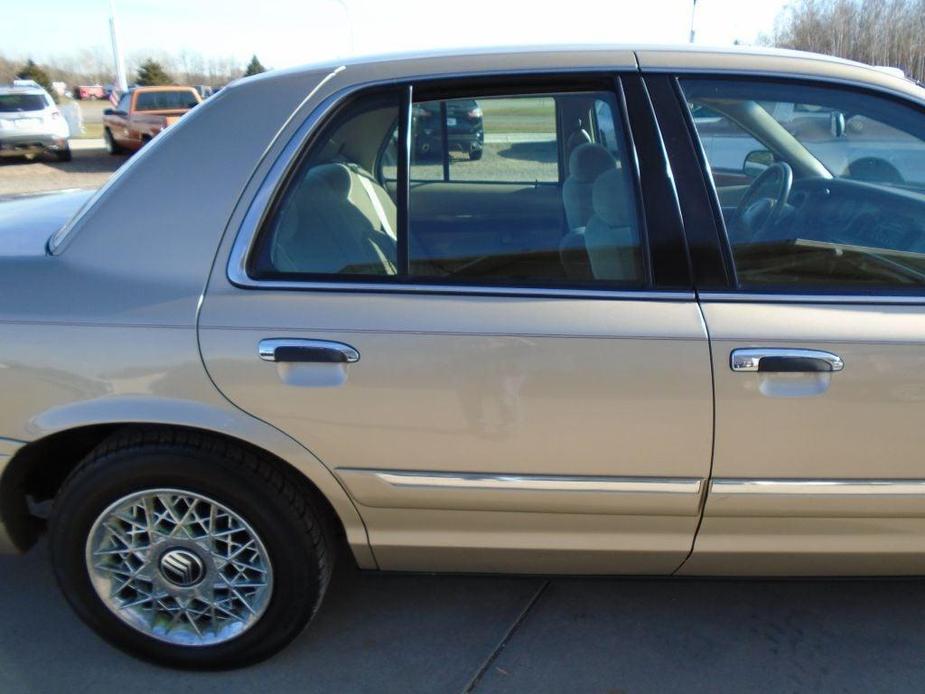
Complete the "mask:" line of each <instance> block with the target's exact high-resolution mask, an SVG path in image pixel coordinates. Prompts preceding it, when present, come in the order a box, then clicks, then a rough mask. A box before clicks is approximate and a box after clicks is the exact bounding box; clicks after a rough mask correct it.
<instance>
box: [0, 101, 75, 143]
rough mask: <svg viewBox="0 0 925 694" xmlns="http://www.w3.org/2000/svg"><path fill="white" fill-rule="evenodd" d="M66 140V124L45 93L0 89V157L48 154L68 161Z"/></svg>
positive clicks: (67, 134)
mask: <svg viewBox="0 0 925 694" xmlns="http://www.w3.org/2000/svg"><path fill="white" fill-rule="evenodd" d="M69 136H70V128H69V127H68V124H67V121H66V120H65V118H64V117H63V116H62V115H61V112H60V111H59V110H58V107H57V106H55V102H54V101H53V100H52V98H51V97H50V96H49V95H48V92H46V91H45V90H44V89H42V88H41V87H39V86H28V87H20V86H14V87H0V156H22V155H35V154H41V153H42V152H49V153H51V154H53V155H54V156H55V158H56V159H58V161H70V160H71V148H70V145H68V141H67V140H68V137H69Z"/></svg>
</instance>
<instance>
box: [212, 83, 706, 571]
mask: <svg viewBox="0 0 925 694" xmlns="http://www.w3.org/2000/svg"><path fill="white" fill-rule="evenodd" d="M584 82H588V83H587V84H584ZM627 82H628V83H629V84H628V87H631V88H628V89H627V100H628V101H629V102H630V104H631V107H630V111H631V114H633V106H632V105H633V104H635V113H634V114H633V115H632V116H631V118H630V120H629V125H627V121H625V120H624V114H623V109H622V107H621V94H620V91H619V82H615V81H614V80H613V78H612V77H608V78H606V79H598V78H595V79H589V80H585V81H582V80H581V79H579V78H578V77H576V76H574V75H573V76H569V78H568V80H567V81H565V82H564V81H558V80H553V81H551V82H550V84H549V85H548V86H547V85H537V84H536V81H535V80H534V81H533V82H531V84H530V86H529V87H525V86H523V85H518V84H517V83H516V82H512V83H510V84H507V85H505V87H499V85H498V84H497V82H493V83H492V84H491V85H485V92H486V93H490V94H492V95H493V96H491V97H482V95H481V94H480V93H479V92H478V91H477V89H475V87H473V84H475V85H478V82H477V81H476V82H473V81H471V80H470V81H467V83H466V86H465V88H462V87H461V88H460V89H459V92H460V93H459V94H457V93H455V92H454V90H455V86H454V85H453V84H449V85H443V86H441V87H440V91H439V92H436V91H434V90H433V88H431V91H430V92H429V93H425V94H421V95H420V96H419V97H416V98H415V102H414V103H417V100H418V99H420V100H424V101H427V102H428V103H430V104H433V103H435V102H439V101H440V100H441V99H444V98H463V97H464V98H467V99H473V98H474V99H477V100H478V102H479V104H480V108H481V110H482V112H483V113H484V119H485V138H484V148H483V151H482V156H480V157H476V158H470V157H469V156H468V155H465V156H463V155H461V156H456V155H455V154H454V156H453V158H452V160H451V161H449V162H446V163H445V164H444V165H445V166H448V167H450V168H451V171H450V173H449V175H448V176H447V177H446V178H447V179H448V180H447V182H446V190H445V194H447V195H448V196H451V197H452V200H453V203H452V205H446V206H443V207H441V206H440V205H436V204H434V198H433V196H434V195H437V194H438V193H439V191H428V193H427V197H426V198H417V197H416V195H415V187H414V185H413V184H412V185H411V186H410V189H409V186H408V184H407V180H408V179H409V178H410V179H414V178H415V175H414V174H415V171H414V170H413V169H414V167H415V166H416V165H417V164H416V162H415V161H413V160H412V159H411V155H410V150H411V147H410V146H409V145H410V142H409V135H408V133H407V131H406V128H405V127H404V126H402V127H401V128H400V131H401V132H400V137H399V143H400V145H401V146H400V147H399V151H402V152H404V153H405V155H404V156H405V158H404V160H403V161H404V163H402V161H401V159H402V158H401V157H399V159H400V161H399V162H398V164H397V167H396V171H395V176H396V178H397V181H398V183H397V185H395V186H392V190H393V191H396V192H394V193H393V194H389V193H388V192H386V191H387V185H386V184H387V183H388V181H387V180H385V179H384V178H382V177H381V176H377V175H375V174H373V173H371V172H381V171H382V169H383V166H382V162H381V161H380V158H381V157H382V156H383V153H384V152H386V150H387V149H388V141H389V139H390V138H391V133H392V130H393V128H394V124H395V123H396V122H398V123H411V122H412V119H411V118H410V117H408V115H407V114H408V113H409V109H410V108H411V107H413V106H414V103H412V101H411V99H410V96H409V94H410V90H408V91H406V90H405V88H397V89H396V91H395V92H386V93H382V92H376V93H374V94H369V95H360V96H357V97H354V98H350V99H348V100H347V102H346V103H345V105H343V106H342V107H341V108H339V109H338V110H337V112H336V115H334V116H333V118H332V119H330V120H329V121H327V123H328V124H327V125H326V127H325V130H324V132H323V134H322V135H321V136H315V137H311V138H309V140H308V143H307V145H306V146H307V154H306V155H305V156H304V157H303V158H302V159H301V161H300V163H299V165H298V168H297V169H296V170H295V173H294V174H293V175H291V176H289V177H288V178H285V179H283V180H284V181H285V183H283V184H282V187H281V188H280V190H279V192H278V195H277V198H276V199H277V202H276V203H274V207H273V208H272V212H271V214H270V215H269V217H268V218H267V221H266V222H265V224H264V225H263V226H262V227H261V228H260V229H259V230H258V229H256V228H248V221H247V219H246V220H245V223H244V224H243V226H242V230H241V234H240V235H239V237H238V239H237V241H236V242H235V246H234V248H232V249H230V251H229V254H230V264H229V265H228V268H229V272H228V275H229V276H230V280H229V278H228V277H226V273H225V265H224V264H223V261H221V260H220V261H219V264H218V265H217V270H216V272H214V273H213V277H212V279H211V282H210V285H209V287H208V290H207V292H206V296H205V300H204V305H203V308H202V312H201V318H200V341H201V347H202V354H203V357H204V360H205V364H206V366H207V368H208V370H209V373H210V374H211V376H212V377H213V379H214V380H215V383H216V384H217V386H218V387H219V388H220V389H221V390H222V391H223V392H224V393H225V394H226V396H227V397H228V398H229V399H230V400H232V401H233V402H234V403H236V404H237V405H238V406H240V407H241V408H243V409H244V410H247V411H248V412H251V413H252V414H254V415H256V416H258V417H260V418H262V419H264V420H266V421H268V422H270V423H271V424H273V425H274V426H276V427H278V428H279V429H281V430H283V431H285V432H287V433H288V434H289V435H291V436H293V437H294V438H295V439H297V440H299V441H300V442H301V443H302V444H303V445H304V446H306V447H307V448H308V449H310V450H311V451H312V452H313V453H314V454H315V455H316V456H317V457H318V458H319V459H320V460H321V461H322V462H323V463H325V464H326V465H327V466H329V467H330V468H332V469H333V470H334V471H335V473H336V474H337V476H338V478H339V479H340V480H341V482H342V483H343V485H344V487H345V488H346V489H347V490H348V492H349V493H350V495H351V496H352V497H353V499H354V500H355V501H356V503H357V505H358V508H359V510H360V512H361V514H362V516H363V519H364V521H365V523H366V525H367V528H368V532H369V539H370V542H371V546H372V548H373V551H374V553H375V556H376V559H377V561H378V563H379V565H380V566H381V567H382V568H386V569H424V570H427V569H436V570H464V571H466V570H468V571H521V572H523V571H527V572H528V571H538V572H566V573H579V572H607V573H613V572H626V573H670V572H671V571H673V570H675V569H676V568H677V567H678V566H679V565H680V564H681V563H682V561H683V560H684V558H685V557H686V556H687V554H688V553H689V551H690V548H691V544H692V542H693V536H694V533H695V530H696V527H697V524H698V522H699V518H700V509H701V502H702V498H703V493H704V491H705V483H706V477H707V476H708V470H709V461H710V451H711V442H712V418H713V410H712V385H711V382H710V362H709V349H708V343H707V338H706V332H705V330H704V326H703V321H702V318H701V314H700V310H699V308H698V306H697V304H696V302H695V301H694V298H693V294H692V292H691V291H690V284H689V278H687V277H686V274H685V273H686V268H687V265H686V261H685V260H684V258H683V247H682V244H681V242H680V239H681V231H680V222H679V219H678V218H677V215H676V213H674V212H673V210H675V209H676V206H675V205H674V204H672V203H671V200H670V199H669V198H668V197H667V196H670V195H671V194H672V193H671V187H670V181H669V179H668V177H667V175H666V173H665V172H666V165H665V162H664V160H662V159H661V156H662V155H661V149H660V146H659V143H658V142H657V140H656V139H655V138H656V136H657V133H655V131H654V130H653V124H652V122H651V121H649V120H648V118H650V116H649V115H648V114H649V113H650V111H649V109H648V107H647V105H645V104H643V103H641V102H640V100H642V99H644V98H645V95H644V92H643V91H642V89H641V88H640V84H641V83H640V82H639V80H638V78H630V79H629V80H627ZM489 86H490V89H489ZM421 91H423V90H420V89H417V88H416V89H415V93H416V94H420V92H421ZM499 95H500V96H501V97H504V98H499ZM564 100H568V101H569V105H570V106H571V107H573V108H578V109H580V110H582V111H583V112H586V113H587V114H589V120H588V121H586V123H585V124H584V125H583V127H582V126H579V124H578V123H570V124H566V123H562V122H557V119H556V115H555V114H556V112H557V111H556V110H555V109H549V110H546V107H547V106H550V104H554V103H556V102H561V101H564ZM634 100H635V101H634ZM429 108H430V107H429ZM431 110H434V109H433V108H431ZM436 111H437V112H439V111H440V107H439V103H438V104H437V107H436ZM590 114H597V115H595V116H591V115H590ZM601 114H606V117H607V118H609V119H610V120H611V122H609V123H606V124H605V123H599V122H598V121H599V120H600V119H601V118H602V117H603V116H601ZM550 119H551V120H550ZM592 122H593V126H594V127H592ZM550 128H551V130H550ZM574 130H584V132H583V133H579V135H578V137H580V138H581V141H580V142H577V143H575V142H573V145H574V146H584V147H585V149H584V150H583V151H584V152H585V154H587V156H588V157H590V159H595V160H597V161H598V162H599V163H600V162H602V163H603V167H602V168H601V169H600V171H598V172H597V173H595V174H594V176H593V177H591V178H590V180H588V176H587V175H581V176H577V177H576V173H577V172H576V171H569V168H568V162H564V161H561V160H560V157H562V156H564V155H563V154H562V153H563V152H565V151H566V149H567V148H566V146H565V142H562V140H563V139H564V138H568V136H569V135H571V134H573V132H572V131H574ZM630 132H631V133H632V136H633V137H634V138H635V145H634V144H633V139H632V138H631V137H630ZM550 133H552V134H551V135H550ZM604 133H608V134H609V135H608V136H607V137H606V138H605V137H604ZM605 139H606V140H609V141H606V142H605ZM463 154H464V153H463ZM580 156H584V155H580ZM637 160H638V161H640V162H642V166H641V167H640V166H639V165H638V163H637ZM281 166H282V164H280V167H281ZM280 170H282V169H281V168H280ZM409 174H410V176H409ZM441 177H442V174H441ZM454 177H458V179H460V180H463V181H469V182H476V183H477V184H476V183H460V185H459V187H458V188H456V187H454V186H453V185H452V181H453V180H455V179H454ZM493 181H497V182H498V185H497V188H496V189H495V188H493V187H492V183H493ZM530 181H532V182H533V183H532V184H529V183H527V182H530ZM540 181H542V183H540ZM275 184H276V179H275V178H274V174H271V176H270V177H269V179H268V180H267V182H266V183H265V184H264V186H270V187H271V188H272V187H273V186H274V185H275ZM530 185H534V186H536V187H537V191H538V195H536V196H533V197H531V196H530V195H529V194H528V192H529V190H528V189H529V187H530ZM563 187H565V188H567V189H568V191H569V194H568V195H566V196H565V199H566V202H565V203H563V202H559V208H558V210H557V211H556V212H555V213H554V214H552V215H550V214H548V211H547V210H548V199H549V190H550V188H552V189H554V190H556V191H557V195H558V196H559V199H560V201H561V200H562V195H563V194H562V189H563ZM640 188H641V190H640ZM467 190H468V191H469V192H468V193H467ZM525 190H527V192H525ZM640 192H642V193H644V194H645V199H644V200H643V199H642V198H641V196H640ZM539 193H542V194H541V195H540V194H539ZM467 194H469V195H471V199H470V200H469V202H468V203H467V201H466V195H467ZM393 196H394V197H393ZM486 200H490V201H491V204H490V207H489V209H486V204H487V203H486ZM538 204H541V205H543V207H542V208H540V209H534V208H532V207H531V206H532V205H538ZM566 205H568V206H569V207H568V210H566V209H565V206H566ZM566 211H568V212H569V213H570V214H569V215H567V214H566ZM479 215H481V218H482V219H489V218H490V219H491V225H492V226H491V228H490V230H481V231H480V230H478V229H473V227H472V224H471V219H472V218H473V217H477V216H479ZM582 215H584V217H583V218H581V216H582ZM672 215H675V216H672ZM567 217H569V218H571V219H578V218H581V220H580V221H581V224H576V225H575V226H574V227H572V226H569V225H568V224H567V222H566V218H567ZM250 218H251V217H250V216H249V217H248V219H250ZM550 220H557V221H556V222H555V223H556V224H558V225H559V226H558V227H551V224H553V222H551V221H550ZM502 221H503V222H504V224H503V225H502V224H501V222H502ZM551 228H552V230H553V231H554V233H552V232H551ZM454 230H455V232H456V233H458V234H459V236H458V238H457V239H456V240H455V241H454V237H453V233H454ZM250 232H255V233H256V240H255V241H254V243H253V244H251V243H250V236H249V234H250ZM566 241H568V244H569V252H570V253H571V256H570V257H572V259H573V261H574V262H573V267H575V266H580V267H579V269H582V267H583V271H584V273H585V276H584V277H583V278H582V279H576V278H575V277H573V276H572V275H570V274H569V271H567V270H566V267H565V264H564V263H563V262H562V253H563V252H564V251H560V245H562V244H564V243H565V242H566ZM226 257H228V256H226ZM582 263H583V266H582Z"/></svg>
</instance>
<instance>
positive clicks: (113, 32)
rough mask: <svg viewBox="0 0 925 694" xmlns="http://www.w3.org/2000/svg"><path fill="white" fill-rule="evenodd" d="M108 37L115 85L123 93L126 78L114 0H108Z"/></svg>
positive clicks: (126, 82)
mask: <svg viewBox="0 0 925 694" xmlns="http://www.w3.org/2000/svg"><path fill="white" fill-rule="evenodd" d="M109 37H110V39H112V59H113V61H114V62H115V64H116V86H117V87H118V88H119V91H120V92H122V93H123V94H124V93H125V92H126V91H128V80H126V79H125V60H124V59H123V58H122V51H121V50H120V49H119V30H118V27H117V26H116V4H115V0H109Z"/></svg>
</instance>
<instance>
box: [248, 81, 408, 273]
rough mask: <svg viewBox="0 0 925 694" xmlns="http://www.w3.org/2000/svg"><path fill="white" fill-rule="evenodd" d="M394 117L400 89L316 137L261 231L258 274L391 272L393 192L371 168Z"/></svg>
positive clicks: (352, 109) (364, 104) (348, 113)
mask: <svg viewBox="0 0 925 694" xmlns="http://www.w3.org/2000/svg"><path fill="white" fill-rule="evenodd" d="M397 123H398V97H397V96H378V95H376V96H371V97H368V98H365V99H360V100H358V101H356V102H354V103H353V104H352V105H350V106H348V107H347V108H346V109H345V110H343V111H342V112H341V113H340V114H338V116H337V117H336V118H335V119H334V121H333V122H331V123H330V124H329V125H328V126H327V128H325V130H324V132H322V133H320V134H319V136H318V137H317V138H315V140H314V145H313V146H312V147H311V148H310V149H309V151H308V152H307V154H306V156H305V158H304V159H303V160H302V162H301V163H300V164H299V166H298V168H297V169H296V171H295V173H294V174H293V176H292V177H291V179H290V181H289V183H288V185H287V188H286V191H285V193H284V194H283V196H282V198H281V199H280V202H279V204H278V205H277V207H276V210H275V211H274V213H273V215H272V217H271V219H270V220H269V223H268V224H267V226H266V227H265V228H264V230H263V233H262V234H261V236H260V239H259V243H258V247H257V254H256V256H255V257H254V258H252V259H251V264H252V271H253V272H254V273H255V274H256V275H257V276H277V275H349V276H353V277H356V276H366V277H377V278H381V277H384V276H390V275H395V274H396V273H397V267H398V262H397V242H398V229H397V207H396V204H395V199H394V197H393V195H394V193H393V194H390V193H389V192H387V190H386V189H385V187H384V186H383V185H382V182H380V181H378V180H376V178H375V177H374V176H373V174H372V173H371V171H374V170H375V169H376V163H377V161H378V159H379V156H380V152H381V151H382V150H383V148H384V147H385V145H386V144H387V141H388V140H389V139H390V138H391V137H392V133H393V132H394V130H395V127H396V124H397ZM380 168H381V167H380ZM393 190H394V189H393Z"/></svg>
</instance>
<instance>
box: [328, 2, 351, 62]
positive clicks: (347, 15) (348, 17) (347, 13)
mask: <svg viewBox="0 0 925 694" xmlns="http://www.w3.org/2000/svg"><path fill="white" fill-rule="evenodd" d="M331 2H334V3H336V4H338V5H340V8H341V9H342V10H343V11H344V18H345V19H346V20H347V35H348V36H349V37H350V55H353V54H354V53H355V52H356V44H355V42H354V40H353V17H351V15H350V8H349V7H347V2H346V0H331Z"/></svg>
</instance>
